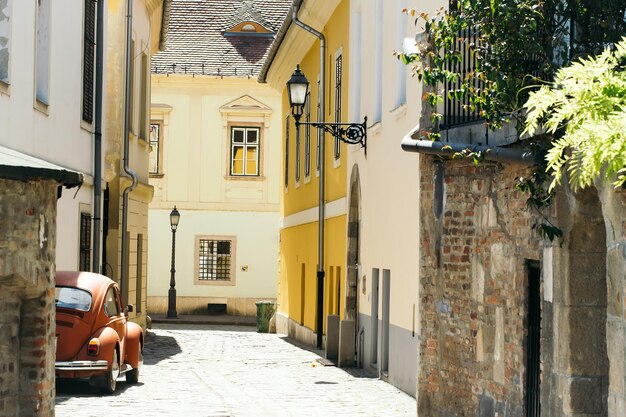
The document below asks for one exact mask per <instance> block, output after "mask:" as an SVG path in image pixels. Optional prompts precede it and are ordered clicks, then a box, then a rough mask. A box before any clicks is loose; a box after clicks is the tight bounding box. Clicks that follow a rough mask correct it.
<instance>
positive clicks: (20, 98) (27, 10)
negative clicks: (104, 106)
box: [0, 0, 93, 174]
mask: <svg viewBox="0 0 626 417" xmlns="http://www.w3.org/2000/svg"><path fill="white" fill-rule="evenodd" d="M82 5H83V3H80V5H79V7H76V4H75V2H74V1H73V0H54V1H51V2H50V8H51V10H50V13H51V17H50V67H49V74H50V81H49V86H50V90H49V106H48V109H47V112H42V111H38V110H35V109H34V108H33V107H34V104H35V99H34V97H35V94H34V85H35V16H36V13H35V2H34V1H13V3H12V11H11V14H12V16H11V21H12V24H11V35H10V36H11V58H10V63H9V65H10V86H9V88H8V94H5V93H2V92H0V145H3V146H7V147H9V148H11V149H14V150H17V151H20V152H23V153H26V154H28V155H32V156H35V157H38V158H41V159H45V160H47V161H50V162H53V163H55V164H57V165H61V166H63V167H66V168H70V169H73V170H77V171H81V172H84V173H87V174H91V173H92V170H93V161H92V140H91V132H90V128H89V126H85V128H83V127H81V108H82V58H83V41H82V39H83V23H82V22H83V7H82Z"/></svg>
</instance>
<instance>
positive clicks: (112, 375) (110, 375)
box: [102, 349, 120, 394]
mask: <svg viewBox="0 0 626 417" xmlns="http://www.w3.org/2000/svg"><path fill="white" fill-rule="evenodd" d="M119 373H120V363H119V361H118V360H117V350H116V349H113V359H111V369H109V370H108V371H107V373H106V374H104V375H102V390H103V391H104V393H105V394H113V393H114V392H115V388H116V386H117V376H118V375H119Z"/></svg>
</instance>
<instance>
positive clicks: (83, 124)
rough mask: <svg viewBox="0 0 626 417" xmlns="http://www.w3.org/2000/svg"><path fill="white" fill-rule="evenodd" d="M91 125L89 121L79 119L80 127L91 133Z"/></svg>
mask: <svg viewBox="0 0 626 417" xmlns="http://www.w3.org/2000/svg"><path fill="white" fill-rule="evenodd" d="M92 127H93V125H92V124H91V123H89V122H86V121H84V120H83V119H82V118H81V119H80V128H81V129H83V130H84V131H86V132H89V133H93V129H92Z"/></svg>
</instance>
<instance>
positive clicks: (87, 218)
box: [78, 213, 91, 271]
mask: <svg viewBox="0 0 626 417" xmlns="http://www.w3.org/2000/svg"><path fill="white" fill-rule="evenodd" d="M90 265H91V215H90V214H89V213H80V254H79V265H78V269H79V270H80V271H90V270H91V268H90Z"/></svg>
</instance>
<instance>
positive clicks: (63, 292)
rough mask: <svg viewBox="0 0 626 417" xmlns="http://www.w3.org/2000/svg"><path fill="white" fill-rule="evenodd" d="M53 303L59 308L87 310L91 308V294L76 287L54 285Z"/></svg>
mask: <svg viewBox="0 0 626 417" xmlns="http://www.w3.org/2000/svg"><path fill="white" fill-rule="evenodd" d="M54 303H55V305H56V306H57V307H60V308H71V309H74V310H80V311H89V310H90V309H91V294H89V293H88V292H87V291H85V290H81V289H78V288H73V287H56V288H55V289H54Z"/></svg>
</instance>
